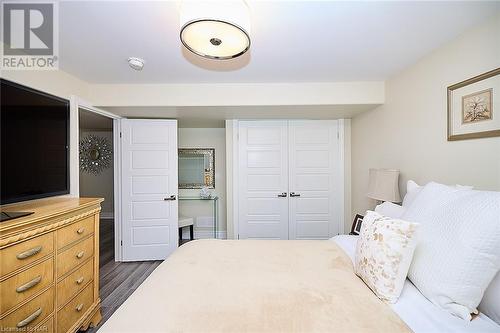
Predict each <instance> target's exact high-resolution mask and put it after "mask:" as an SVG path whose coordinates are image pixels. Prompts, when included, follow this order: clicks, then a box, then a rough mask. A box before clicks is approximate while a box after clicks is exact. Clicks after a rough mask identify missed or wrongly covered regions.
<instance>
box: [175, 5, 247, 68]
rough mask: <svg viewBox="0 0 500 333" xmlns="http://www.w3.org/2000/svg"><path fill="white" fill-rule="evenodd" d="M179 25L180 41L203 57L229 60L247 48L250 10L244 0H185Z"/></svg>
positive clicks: (181, 8)
mask: <svg viewBox="0 0 500 333" xmlns="http://www.w3.org/2000/svg"><path fill="white" fill-rule="evenodd" d="M180 25H181V33H180V37H181V41H182V44H184V46H185V47H186V48H187V49H188V50H190V51H191V52H193V53H195V54H197V55H199V56H202V57H206V58H211V59H232V58H236V57H238V56H240V55H242V54H243V53H245V52H246V51H248V49H249V48H250V13H249V9H248V7H247V5H246V3H245V2H244V1H243V0H240V1H237V0H206V1H196V0H184V1H182V3H181V7H180Z"/></svg>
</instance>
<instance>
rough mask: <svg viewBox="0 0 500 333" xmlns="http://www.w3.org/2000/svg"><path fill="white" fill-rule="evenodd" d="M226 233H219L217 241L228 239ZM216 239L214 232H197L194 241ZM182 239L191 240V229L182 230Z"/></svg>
mask: <svg viewBox="0 0 500 333" xmlns="http://www.w3.org/2000/svg"><path fill="white" fill-rule="evenodd" d="M226 237H227V235H226V231H217V239H226ZM210 238H214V232H213V231H210V230H195V231H194V239H210ZM182 239H189V228H184V229H183V230H182Z"/></svg>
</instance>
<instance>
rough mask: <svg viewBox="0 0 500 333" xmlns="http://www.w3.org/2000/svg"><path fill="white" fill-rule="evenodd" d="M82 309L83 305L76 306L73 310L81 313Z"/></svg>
mask: <svg viewBox="0 0 500 333" xmlns="http://www.w3.org/2000/svg"><path fill="white" fill-rule="evenodd" d="M82 309H83V303H80V304H78V305H77V306H76V308H75V310H76V311H78V312H80V311H82Z"/></svg>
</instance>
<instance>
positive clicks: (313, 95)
mask: <svg viewBox="0 0 500 333" xmlns="http://www.w3.org/2000/svg"><path fill="white" fill-rule="evenodd" d="M90 94H91V96H92V101H93V102H95V103H96V104H95V105H98V106H101V107H107V106H111V107H115V106H236V105H359V104H382V103H384V82H383V81H366V82H320V83H317V82H305V83H199V84H93V85H92V86H91V93H90Z"/></svg>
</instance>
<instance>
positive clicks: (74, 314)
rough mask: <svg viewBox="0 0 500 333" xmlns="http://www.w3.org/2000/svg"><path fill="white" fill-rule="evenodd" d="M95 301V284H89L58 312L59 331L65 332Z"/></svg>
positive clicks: (59, 332)
mask: <svg viewBox="0 0 500 333" xmlns="http://www.w3.org/2000/svg"><path fill="white" fill-rule="evenodd" d="M93 302H94V286H93V285H92V283H91V284H89V285H88V286H87V287H86V288H85V289H83V291H82V292H81V293H80V294H78V296H76V297H75V298H74V299H73V300H71V301H70V302H69V303H68V304H66V306H65V307H64V308H62V309H61V310H59V311H58V312H57V318H58V323H57V332H58V333H64V332H67V331H68V329H70V328H71V326H73V324H75V323H76V322H77V321H78V320H79V319H80V318H81V317H82V315H83V314H84V313H85V312H87V310H88V309H89V308H90V307H91V306H92V303H93Z"/></svg>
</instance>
